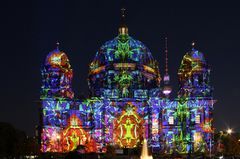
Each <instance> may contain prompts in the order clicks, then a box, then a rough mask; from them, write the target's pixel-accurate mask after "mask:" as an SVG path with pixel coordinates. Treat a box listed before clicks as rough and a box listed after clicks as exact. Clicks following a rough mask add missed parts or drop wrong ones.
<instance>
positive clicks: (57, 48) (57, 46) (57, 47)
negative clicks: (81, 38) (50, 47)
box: [56, 41, 60, 50]
mask: <svg viewBox="0 0 240 159" xmlns="http://www.w3.org/2000/svg"><path fill="white" fill-rule="evenodd" d="M59 45H60V43H59V42H58V41H57V42H56V50H59Z"/></svg>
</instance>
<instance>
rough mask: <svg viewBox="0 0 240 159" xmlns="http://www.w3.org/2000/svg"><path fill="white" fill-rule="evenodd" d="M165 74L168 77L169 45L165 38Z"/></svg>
mask: <svg viewBox="0 0 240 159" xmlns="http://www.w3.org/2000/svg"><path fill="white" fill-rule="evenodd" d="M165 74H166V75H168V43H167V37H165Z"/></svg>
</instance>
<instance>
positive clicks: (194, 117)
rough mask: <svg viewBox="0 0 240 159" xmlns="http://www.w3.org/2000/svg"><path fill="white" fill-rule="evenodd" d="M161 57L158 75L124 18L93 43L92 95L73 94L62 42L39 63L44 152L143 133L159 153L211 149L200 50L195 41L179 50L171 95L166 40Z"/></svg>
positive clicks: (130, 141) (124, 141)
mask: <svg viewBox="0 0 240 159" xmlns="http://www.w3.org/2000/svg"><path fill="white" fill-rule="evenodd" d="M124 18H125V14H124V13H123V14H122V21H124ZM165 56H166V57H165V58H166V65H165V72H164V76H163V77H161V75H160V72H159V64H158V62H157V61H156V60H155V59H154V58H153V56H152V54H151V52H150V50H149V49H148V48H147V47H146V46H145V45H144V44H143V43H142V42H140V41H138V40H135V39H134V38H132V37H131V36H130V35H129V32H128V27H127V26H126V24H125V23H124V22H122V23H121V25H120V27H119V30H118V35H117V36H116V37H115V38H114V39H112V40H110V41H107V42H105V43H104V44H103V45H102V46H101V47H100V48H99V49H98V51H97V53H96V55H95V57H94V59H93V61H92V62H91V63H90V65H89V74H88V80H87V82H88V86H89V98H87V99H77V98H75V97H74V92H73V91H72V78H73V71H72V69H71V65H70V61H69V60H68V57H67V54H66V53H64V52H63V51H61V50H60V49H59V47H57V48H56V49H55V50H53V51H51V52H50V53H49V54H48V55H47V57H46V60H45V62H44V64H43V65H42V68H41V73H42V87H41V97H40V99H41V113H40V119H41V120H40V126H41V130H40V134H41V152H43V153H45V152H59V153H65V152H69V151H72V150H74V149H76V147H77V146H78V145H83V146H85V147H86V151H87V152H105V151H106V146H107V145H113V146H117V147H119V148H135V147H139V146H141V145H142V142H143V140H144V139H147V141H148V145H149V147H151V148H152V150H154V152H157V153H166V154H173V153H179V154H187V153H195V152H209V151H211V148H212V145H213V126H212V120H213V118H212V112H213V104H214V103H215V100H214V99H213V96H212V90H213V89H212V87H211V85H210V72H211V70H210V68H209V65H208V63H207V61H206V59H205V58H204V54H203V53H202V52H200V51H198V50H196V49H195V48H194V46H193V47H192V49H190V50H189V51H188V52H187V53H186V54H185V55H184V56H183V59H182V62H181V64H180V66H179V70H178V81H179V88H178V90H177V96H176V97H174V98H170V95H171V91H172V88H171V86H170V76H169V74H168V64H167V62H168V51H167V39H166V49H165ZM160 84H161V85H160Z"/></svg>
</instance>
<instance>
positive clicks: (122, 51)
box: [89, 33, 161, 98]
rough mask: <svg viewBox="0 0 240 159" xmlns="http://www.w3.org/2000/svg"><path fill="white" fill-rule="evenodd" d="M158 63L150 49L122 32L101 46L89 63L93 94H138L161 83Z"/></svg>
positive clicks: (115, 95) (126, 96)
mask: <svg viewBox="0 0 240 159" xmlns="http://www.w3.org/2000/svg"><path fill="white" fill-rule="evenodd" d="M160 80H161V79H160V74H159V70H158V63H157V61H156V60H154V58H153V56H152V54H151V52H150V51H149V49H148V48H147V47H146V46H145V45H144V44H143V43H142V42H140V41H138V40H135V39H133V38H132V37H130V36H129V35H128V34H121V33H120V34H119V35H118V36H117V37H116V38H114V39H113V40H110V41H107V42H106V43H105V44H104V45H103V46H101V47H100V49H99V50H98V52H97V54H96V56H95V58H94V60H93V62H92V63H91V64H90V72H89V88H90V91H91V95H92V96H102V95H103V96H107V97H112V98H114V97H116V98H117V97H125V98H128V97H133V96H134V97H138V96H141V97H143V96H147V95H148V93H149V92H148V91H149V90H151V89H156V88H158V87H159V84H160Z"/></svg>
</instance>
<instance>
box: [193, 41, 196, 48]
mask: <svg viewBox="0 0 240 159" xmlns="http://www.w3.org/2000/svg"><path fill="white" fill-rule="evenodd" d="M195 44H196V43H195V41H192V50H194V49H195Z"/></svg>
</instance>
